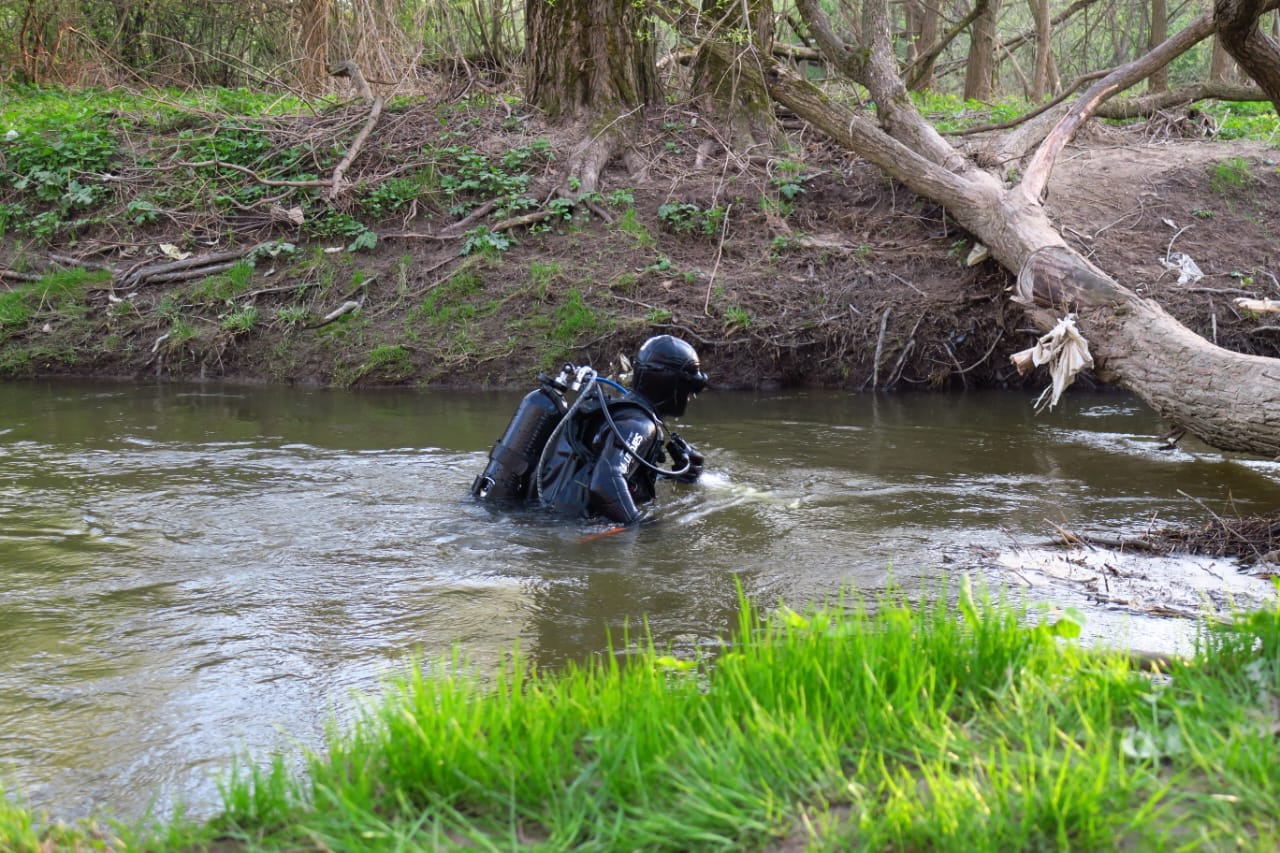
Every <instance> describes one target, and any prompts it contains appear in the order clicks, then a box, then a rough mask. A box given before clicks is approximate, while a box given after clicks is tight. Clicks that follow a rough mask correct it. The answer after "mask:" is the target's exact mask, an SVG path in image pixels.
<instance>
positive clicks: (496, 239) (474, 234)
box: [461, 225, 511, 255]
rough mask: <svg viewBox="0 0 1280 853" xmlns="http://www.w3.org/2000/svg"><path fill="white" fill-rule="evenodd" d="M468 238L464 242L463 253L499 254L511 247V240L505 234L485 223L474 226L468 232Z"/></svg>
mask: <svg viewBox="0 0 1280 853" xmlns="http://www.w3.org/2000/svg"><path fill="white" fill-rule="evenodd" d="M466 238H467V239H466V240H465V241H464V242H463V244H462V250H461V254H463V255H471V254H477V253H479V254H497V253H499V252H505V251H506V250H507V249H509V248H511V241H510V240H509V239H508V238H507V236H506V235H505V234H502V233H501V232H498V231H490V230H489V228H488V226H485V225H481V226H479V227H478V228H472V229H471V230H470V231H468V232H467V233H466Z"/></svg>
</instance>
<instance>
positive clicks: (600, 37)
mask: <svg viewBox="0 0 1280 853" xmlns="http://www.w3.org/2000/svg"><path fill="white" fill-rule="evenodd" d="M641 12H642V10H641V9H639V8H638V7H637V5H636V4H634V3H632V2H630V1H629V0H555V2H552V0H528V2H527V3H526V5H525V35H526V45H527V47H526V50H527V52H528V63H527V64H528V68H529V71H528V78H527V81H526V82H527V90H528V99H529V101H530V102H532V103H533V104H535V105H536V106H537V107H539V108H540V109H541V110H542V111H543V112H544V113H546V114H547V117H548V118H551V119H553V120H568V121H573V120H578V119H581V118H583V117H586V116H592V115H597V114H602V113H607V112H609V111H613V112H615V113H620V112H626V111H629V110H631V109H634V108H635V107H637V106H642V105H644V104H649V103H652V102H654V101H656V100H657V99H658V98H659V96H660V94H661V93H660V90H659V87H658V77H657V71H656V70H655V69H656V67H657V59H656V55H655V43H656V40H655V39H654V38H653V32H652V30H653V27H652V24H650V23H649V22H648V21H647V20H646V18H645V16H644V15H643V14H642V13H641ZM641 33H648V37H639V36H637V34H641Z"/></svg>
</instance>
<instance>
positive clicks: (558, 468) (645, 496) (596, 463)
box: [540, 392, 664, 524]
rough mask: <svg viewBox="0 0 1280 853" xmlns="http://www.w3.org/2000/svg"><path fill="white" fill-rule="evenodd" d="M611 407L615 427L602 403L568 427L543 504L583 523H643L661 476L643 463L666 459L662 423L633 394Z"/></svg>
mask: <svg viewBox="0 0 1280 853" xmlns="http://www.w3.org/2000/svg"><path fill="white" fill-rule="evenodd" d="M608 405H609V417H610V418H611V419H612V420H613V425H612V426H610V424H609V420H608V419H606V417H605V412H604V411H603V409H602V408H601V404H600V403H599V402H598V401H591V402H590V403H588V404H586V405H584V406H582V408H581V410H580V411H577V412H575V413H574V414H573V419H574V422H572V423H569V424H566V425H565V429H564V430H563V431H561V433H560V434H559V437H558V438H557V440H556V443H555V444H554V445H553V446H552V447H551V448H550V450H549V451H548V452H547V457H546V460H547V461H546V465H545V466H544V468H543V471H542V477H541V478H540V488H541V489H542V492H541V495H542V500H543V502H544V503H548V504H550V505H552V506H554V507H555V508H556V509H557V510H559V511H561V512H565V513H569V514H573V515H578V516H580V517H583V518H589V517H592V516H603V517H604V518H608V519H611V520H613V521H616V522H618V523H619V524H632V523H633V522H636V521H638V520H639V519H640V516H641V511H640V509H639V506H640V505H642V504H645V503H648V502H649V501H651V500H653V497H654V482H655V480H656V479H657V472H655V471H654V470H653V469H652V468H650V467H649V465H645V464H644V463H642V462H641V461H640V459H644V460H645V461H647V462H649V463H650V464H652V465H656V464H657V463H658V462H659V461H660V460H662V459H663V458H664V457H663V453H662V420H661V418H659V417H658V415H657V413H656V412H654V410H653V407H652V406H651V405H650V404H649V402H648V401H647V400H646V399H645V398H644V397H641V396H640V395H638V394H636V393H634V392H632V393H630V394H627V395H626V396H624V397H621V398H619V399H616V400H610V401H609V404H608ZM636 457H640V458H639V459H637V458H636Z"/></svg>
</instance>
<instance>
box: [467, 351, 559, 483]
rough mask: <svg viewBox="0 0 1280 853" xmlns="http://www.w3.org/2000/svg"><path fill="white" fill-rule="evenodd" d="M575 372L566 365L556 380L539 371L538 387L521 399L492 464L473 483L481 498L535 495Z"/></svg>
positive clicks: (496, 445)
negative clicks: (543, 459)
mask: <svg viewBox="0 0 1280 853" xmlns="http://www.w3.org/2000/svg"><path fill="white" fill-rule="evenodd" d="M575 372H576V368H574V366H573V365H571V364H566V365H565V366H564V367H563V368H562V369H561V371H560V375H559V376H557V377H555V378H554V379H552V378H550V377H548V376H547V375H545V374H539V376H538V382H539V385H538V387H537V388H534V389H533V390H532V391H530V392H529V393H528V394H526V395H525V396H524V399H523V400H521V401H520V405H519V407H517V408H516V413H515V414H514V415H512V416H511V423H509V424H508V425H507V430H506V432H504V433H503V434H502V437H501V438H499V439H498V440H497V441H496V442H495V443H494V445H493V449H492V450H490V451H489V464H488V465H486V466H485V469H484V472H483V473H482V474H480V476H478V477H476V479H475V481H474V482H473V483H472V484H471V494H473V495H475V496H476V497H477V498H479V499H480V500H524V499H526V498H529V497H531V496H532V493H533V492H532V489H533V473H534V469H535V468H536V467H537V465H538V460H539V459H540V458H541V456H542V450H543V447H545V446H546V443H547V439H549V438H550V437H551V433H552V432H553V431H554V430H555V428H556V426H557V425H558V424H559V423H560V420H561V419H562V418H563V417H564V414H565V412H566V411H568V410H569V404H568V403H567V402H566V401H565V399H564V392H565V391H566V390H568V389H569V388H570V387H575V388H576V387H577V382H576V381H575V378H576V377H575Z"/></svg>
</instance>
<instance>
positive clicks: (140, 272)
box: [119, 243, 263, 290]
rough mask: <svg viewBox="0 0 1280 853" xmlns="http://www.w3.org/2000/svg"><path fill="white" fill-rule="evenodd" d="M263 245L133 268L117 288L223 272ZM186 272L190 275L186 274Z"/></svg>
mask: <svg viewBox="0 0 1280 853" xmlns="http://www.w3.org/2000/svg"><path fill="white" fill-rule="evenodd" d="M262 245H263V244H262V243H255V244H254V245H252V246H250V247H248V248H245V249H235V250H232V251H227V252H214V253H213V254H210V255H196V256H194V257H190V258H183V259H181V260H177V261H169V262H167V263H161V264H153V265H151V266H141V267H134V268H133V269H131V270H130V271H129V272H127V273H125V274H124V275H123V276H122V277H121V278H120V281H119V286H120V287H122V288H124V289H126V290H128V289H130V288H134V287H140V286H141V285H143V284H148V283H150V282H157V281H183V280H185V279H188V278H197V277H200V276H205V275H213V274H214V273H217V272H225V271H226V270H228V269H230V268H231V266H232V265H234V263H235V262H236V261H239V260H242V259H243V258H246V257H248V256H249V255H252V254H253V253H254V252H255V251H257V250H258V249H259V248H260V247H261V246H262ZM187 271H193V272H190V274H187Z"/></svg>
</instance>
